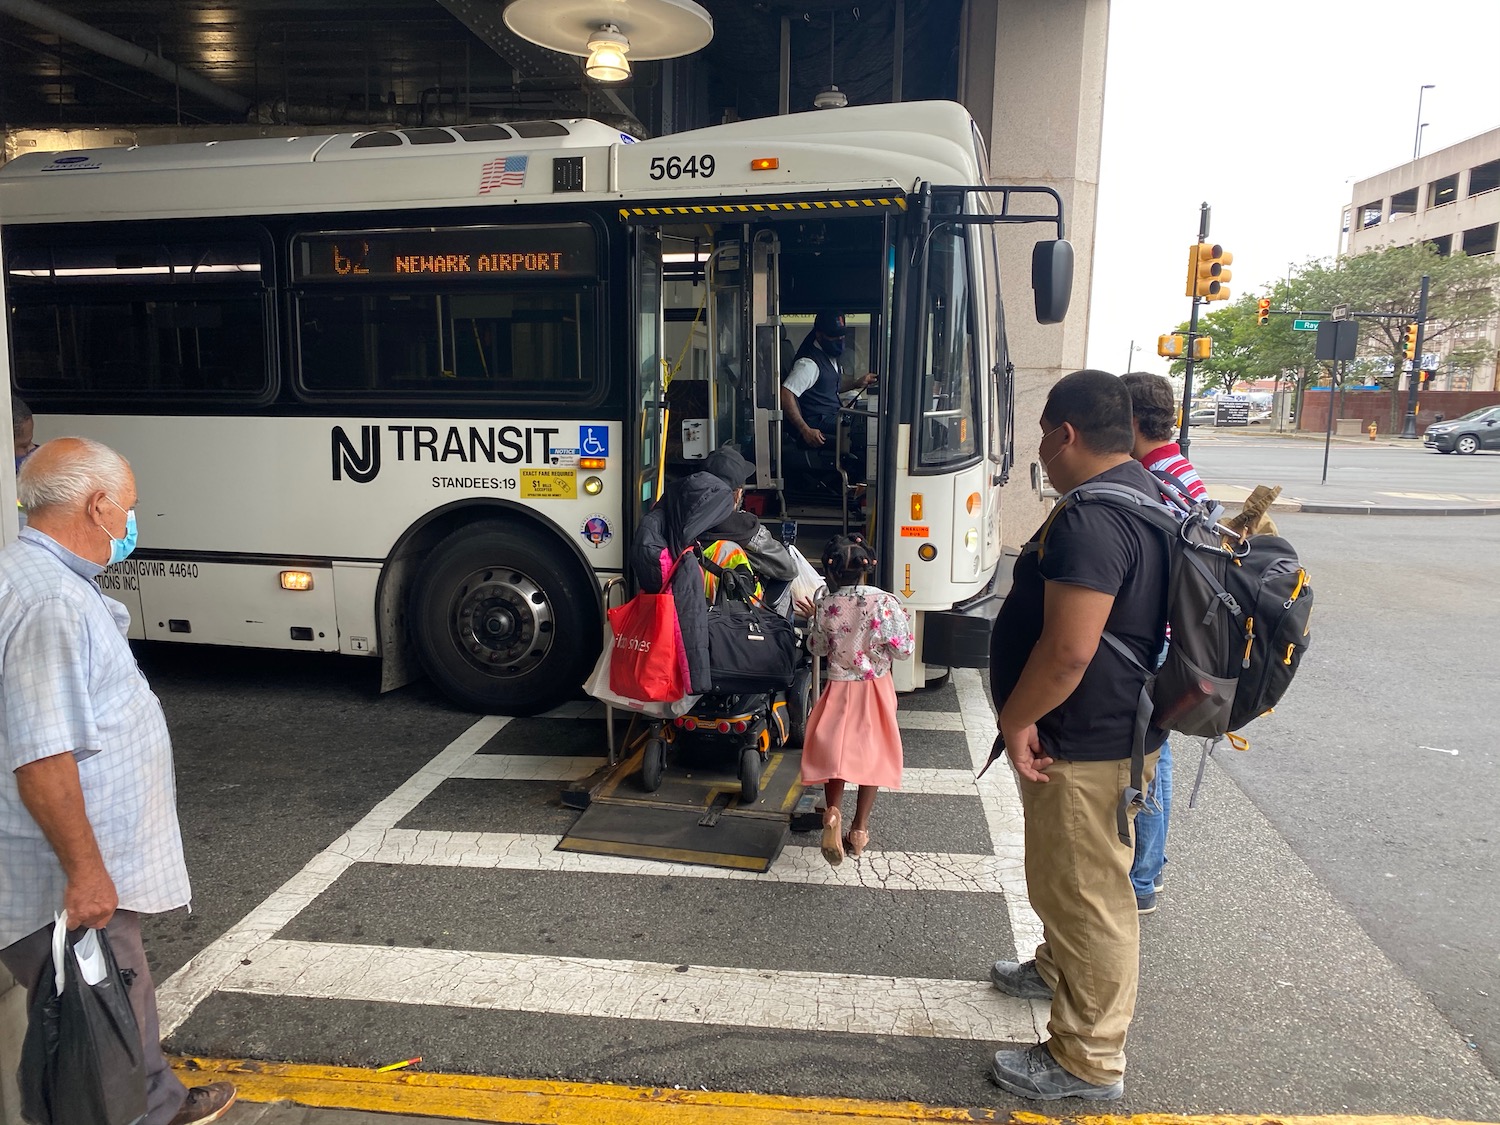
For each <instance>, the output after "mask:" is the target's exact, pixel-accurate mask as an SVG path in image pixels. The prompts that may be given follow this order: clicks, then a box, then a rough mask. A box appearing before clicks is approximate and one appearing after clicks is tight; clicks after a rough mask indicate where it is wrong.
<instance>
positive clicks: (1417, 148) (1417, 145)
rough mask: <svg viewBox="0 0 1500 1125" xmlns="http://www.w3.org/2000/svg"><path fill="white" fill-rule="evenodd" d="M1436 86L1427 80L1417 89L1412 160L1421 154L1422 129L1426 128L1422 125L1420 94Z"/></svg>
mask: <svg viewBox="0 0 1500 1125" xmlns="http://www.w3.org/2000/svg"><path fill="white" fill-rule="evenodd" d="M1436 88H1437V87H1436V86H1434V85H1433V84H1432V83H1431V82H1429V83H1427V85H1425V86H1422V87H1420V88H1419V89H1418V90H1417V135H1416V137H1415V139H1413V140H1412V142H1411V158H1412V159H1413V160H1415V159H1417V157H1418V156H1419V155H1421V152H1422V130H1423V129H1425V128H1426V125H1424V124H1423V122H1422V95H1423V94H1425V93H1426V92H1427V91H1428V90H1435V89H1436Z"/></svg>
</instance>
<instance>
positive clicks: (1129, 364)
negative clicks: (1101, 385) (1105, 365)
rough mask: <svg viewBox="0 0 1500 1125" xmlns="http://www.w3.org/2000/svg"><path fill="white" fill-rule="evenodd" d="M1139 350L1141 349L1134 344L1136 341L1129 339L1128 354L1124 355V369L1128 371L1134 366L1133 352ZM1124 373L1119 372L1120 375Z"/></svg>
mask: <svg viewBox="0 0 1500 1125" xmlns="http://www.w3.org/2000/svg"><path fill="white" fill-rule="evenodd" d="M1140 350H1141V349H1140V348H1139V347H1137V346H1136V342H1135V341H1134V340H1132V341H1130V354H1129V355H1128V356H1126V357H1125V371H1129V370H1130V369H1131V368H1132V367H1134V366H1135V353H1136V352H1138V351H1140ZM1124 373H1125V372H1121V374H1122V375H1123V374H1124Z"/></svg>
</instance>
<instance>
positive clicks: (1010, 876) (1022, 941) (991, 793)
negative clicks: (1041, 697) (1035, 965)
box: [953, 668, 1042, 961]
mask: <svg viewBox="0 0 1500 1125" xmlns="http://www.w3.org/2000/svg"><path fill="white" fill-rule="evenodd" d="M953 683H954V686H955V687H956V688H957V689H958V707H959V713H960V714H961V715H962V716H963V720H964V733H965V735H966V737H967V738H968V742H969V756H970V758H971V760H972V761H973V763H974V770H975V772H976V773H977V772H978V771H979V770H980V769H982V768H983V766H984V763H985V762H986V761H987V760H988V759H989V756H990V748H991V746H993V745H994V741H995V731H996V730H997V729H998V724H997V722H996V719H995V712H994V710H993V709H992V708H991V707H990V699H989V693H988V692H987V691H986V690H985V685H984V681H983V680H981V679H980V677H979V673H978V672H976V671H974V670H973V669H972V668H959V669H955V670H954V673H953ZM981 785H982V788H981V790H980V801H981V802H982V804H983V805H984V814H985V819H986V820H987V821H988V822H989V828H990V841H991V843H993V845H994V848H995V855H996V856H998V857H1000V858H1002V859H1004V860H1007V861H1010V862H1007V863H1006V864H1005V866H1004V867H1003V868H1002V870H1003V871H1005V872H1006V873H1007V874H1006V876H1005V877H1004V878H1003V880H1002V884H1003V886H1004V890H1005V906H1006V909H1007V910H1008V911H1009V912H1010V932H1011V933H1012V934H1013V935H1015V939H1016V952H1017V955H1018V956H1019V957H1020V959H1021V960H1023V961H1024V960H1026V959H1027V958H1028V957H1030V956H1031V951H1032V950H1033V949H1035V948H1036V947H1037V946H1038V945H1040V944H1041V942H1042V920H1041V919H1040V918H1038V917H1037V916H1036V911H1035V910H1033V909H1032V908H1031V900H1030V899H1029V898H1027V896H1026V865H1025V860H1026V815H1025V813H1024V812H1023V811H1022V808H1021V794H1020V793H1019V792H1018V791H1017V789H1016V784H1015V776H1014V774H1013V773H1012V771H1011V768H1010V763H1009V762H1007V761H1004V760H1001V761H998V762H996V763H995V764H994V765H993V766H991V767H990V768H989V771H988V772H987V773H986V774H985V775H984V777H983V779H982V780H981Z"/></svg>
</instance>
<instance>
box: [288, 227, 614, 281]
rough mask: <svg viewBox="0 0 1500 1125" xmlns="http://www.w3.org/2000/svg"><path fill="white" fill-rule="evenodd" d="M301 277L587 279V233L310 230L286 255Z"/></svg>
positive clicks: (590, 239)
mask: <svg viewBox="0 0 1500 1125" xmlns="http://www.w3.org/2000/svg"><path fill="white" fill-rule="evenodd" d="M293 261H294V262H295V263H296V267H297V276H298V279H299V280H302V281H333V280H340V279H342V280H350V281H359V280H364V281H384V280H391V279H395V278H402V279H408V278H409V279H417V278H453V277H480V276H490V277H512V278H517V277H526V278H535V277H592V276H594V274H595V268H596V267H595V261H594V234H593V231H592V230H591V229H590V228H589V227H587V226H585V225H584V224H582V223H571V224H568V225H566V226H531V227H519V226H518V227H465V228H449V229H439V230H410V231H354V232H349V233H346V234H310V235H303V236H301V237H300V238H299V239H298V240H297V253H295V254H294V255H293Z"/></svg>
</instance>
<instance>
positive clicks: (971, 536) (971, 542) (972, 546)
mask: <svg viewBox="0 0 1500 1125" xmlns="http://www.w3.org/2000/svg"><path fill="white" fill-rule="evenodd" d="M964 549H965V550H966V551H969V552H971V553H972V552H974V551H977V550H979V532H977V531H976V530H974V529H973V528H972V527H971V528H969V530H968V531H966V532H964Z"/></svg>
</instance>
